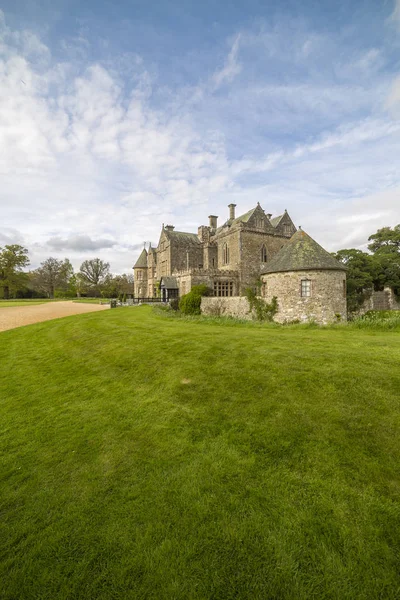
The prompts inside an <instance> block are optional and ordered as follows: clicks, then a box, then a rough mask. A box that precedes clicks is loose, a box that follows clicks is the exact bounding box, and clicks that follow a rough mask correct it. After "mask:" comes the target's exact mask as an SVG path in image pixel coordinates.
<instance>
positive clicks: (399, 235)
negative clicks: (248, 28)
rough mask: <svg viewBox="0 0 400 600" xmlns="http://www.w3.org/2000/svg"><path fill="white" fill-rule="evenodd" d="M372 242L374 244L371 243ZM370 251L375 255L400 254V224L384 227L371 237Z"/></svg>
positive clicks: (369, 239)
mask: <svg viewBox="0 0 400 600" xmlns="http://www.w3.org/2000/svg"><path fill="white" fill-rule="evenodd" d="M371 240H372V242H371ZM368 241H369V242H371V243H370V244H369V245H368V250H370V251H371V252H373V253H374V254H381V253H385V254H387V253H394V254H400V224H399V225H395V227H393V229H391V228H390V227H382V229H378V231H377V232H376V233H374V234H373V235H370V236H369V238H368Z"/></svg>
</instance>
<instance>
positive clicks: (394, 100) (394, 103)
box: [386, 77, 400, 117]
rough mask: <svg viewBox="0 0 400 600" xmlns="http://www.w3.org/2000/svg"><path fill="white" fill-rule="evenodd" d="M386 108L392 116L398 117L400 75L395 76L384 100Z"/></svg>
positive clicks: (399, 107) (399, 111)
mask: <svg viewBox="0 0 400 600" xmlns="http://www.w3.org/2000/svg"><path fill="white" fill-rule="evenodd" d="M386 108H387V109H388V110H389V111H390V113H391V114H392V115H393V117H400V77H397V78H396V79H395V80H394V82H393V85H392V87H391V90H390V93H389V95H388V98H387V100H386Z"/></svg>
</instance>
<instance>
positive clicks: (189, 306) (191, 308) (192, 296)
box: [179, 292, 201, 315]
mask: <svg viewBox="0 0 400 600" xmlns="http://www.w3.org/2000/svg"><path fill="white" fill-rule="evenodd" d="M200 305H201V296H200V294H196V293H195V292H189V293H188V294H185V295H184V296H182V298H181V299H180V300H179V310H180V311H181V313H183V314H184V315H199V314H200V313H201V310H200Z"/></svg>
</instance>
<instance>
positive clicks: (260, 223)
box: [255, 217, 264, 229]
mask: <svg viewBox="0 0 400 600" xmlns="http://www.w3.org/2000/svg"><path fill="white" fill-rule="evenodd" d="M255 225H256V227H257V228H259V229H264V219H261V218H260V217H257V218H256V220H255Z"/></svg>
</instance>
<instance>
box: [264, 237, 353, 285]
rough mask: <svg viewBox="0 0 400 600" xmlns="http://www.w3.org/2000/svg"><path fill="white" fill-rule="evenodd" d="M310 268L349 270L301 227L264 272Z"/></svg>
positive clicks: (305, 269)
mask: <svg viewBox="0 0 400 600" xmlns="http://www.w3.org/2000/svg"><path fill="white" fill-rule="evenodd" d="M309 269H329V270H334V271H347V268H346V267H345V266H344V265H343V264H342V263H340V262H338V261H337V260H336V259H335V258H333V256H331V255H330V254H329V252H327V251H326V250H324V248H322V246H320V245H319V244H317V242H316V241H315V240H313V239H312V237H310V236H309V235H308V234H307V233H306V232H305V231H303V230H302V229H299V230H298V231H297V232H296V233H295V234H294V235H293V236H292V237H291V238H290V240H289V241H288V243H287V244H286V245H285V246H283V248H281V249H280V250H279V252H278V254H276V256H274V258H273V259H272V260H271V262H269V263H268V264H267V265H266V266H265V268H264V270H263V271H262V274H264V273H280V272H285V271H307V270H309Z"/></svg>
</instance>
